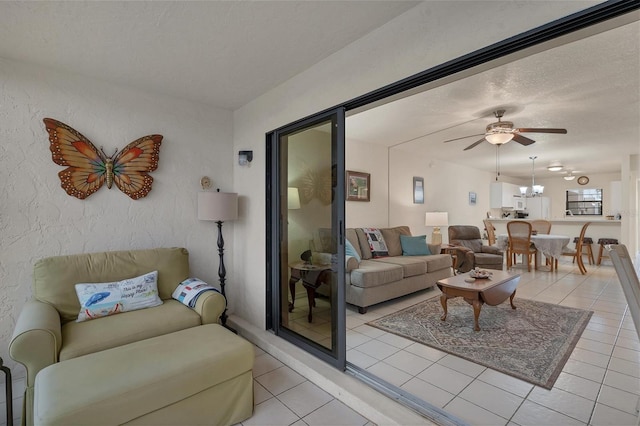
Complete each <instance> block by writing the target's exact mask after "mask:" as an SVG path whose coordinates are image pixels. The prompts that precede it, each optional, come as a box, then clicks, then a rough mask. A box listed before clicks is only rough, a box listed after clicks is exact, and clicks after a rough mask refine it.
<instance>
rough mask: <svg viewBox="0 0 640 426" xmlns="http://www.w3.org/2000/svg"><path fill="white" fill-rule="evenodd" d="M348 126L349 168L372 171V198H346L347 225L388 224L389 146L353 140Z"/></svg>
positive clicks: (347, 165)
mask: <svg viewBox="0 0 640 426" xmlns="http://www.w3.org/2000/svg"><path fill="white" fill-rule="evenodd" d="M348 138H349V130H348V126H347V142H346V147H345V151H346V152H345V162H346V169H347V170H351V171H353V172H363V173H369V174H370V175H371V188H370V197H369V198H370V201H369V202H366V201H347V202H346V204H345V216H346V217H345V221H346V224H345V228H362V227H373V228H377V227H380V228H386V227H387V226H389V195H388V193H389V162H388V154H387V151H388V150H387V147H384V146H380V145H375V144H368V143H362V142H357V141H350V140H349V139H348Z"/></svg>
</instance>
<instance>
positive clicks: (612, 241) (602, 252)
mask: <svg viewBox="0 0 640 426" xmlns="http://www.w3.org/2000/svg"><path fill="white" fill-rule="evenodd" d="M598 244H600V250H598V265H599V264H600V262H601V261H602V258H603V257H609V255H608V254H607V253H606V252H605V250H604V246H606V245H607V244H618V240H617V239H615V238H600V239H598Z"/></svg>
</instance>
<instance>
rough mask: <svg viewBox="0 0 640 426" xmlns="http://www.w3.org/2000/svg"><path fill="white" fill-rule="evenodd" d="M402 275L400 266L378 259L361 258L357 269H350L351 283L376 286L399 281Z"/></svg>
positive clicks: (360, 285)
mask: <svg viewBox="0 0 640 426" xmlns="http://www.w3.org/2000/svg"><path fill="white" fill-rule="evenodd" d="M403 276H404V272H403V269H402V266H400V265H394V264H392V263H386V262H380V261H379V260H363V261H362V262H360V266H359V267H358V269H354V270H353V271H351V285H353V286H356V287H376V286H379V285H383V284H388V283H392V282H394V281H400V280H401V279H402V278H403Z"/></svg>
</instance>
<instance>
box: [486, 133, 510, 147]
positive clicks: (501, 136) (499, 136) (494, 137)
mask: <svg viewBox="0 0 640 426" xmlns="http://www.w3.org/2000/svg"><path fill="white" fill-rule="evenodd" d="M484 138H485V139H486V140H487V142H489V143H490V144H492V145H502V144H505V143H507V142H509V141H510V140H511V139H513V133H487V134H486V135H485V136H484Z"/></svg>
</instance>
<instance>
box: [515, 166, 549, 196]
mask: <svg viewBox="0 0 640 426" xmlns="http://www.w3.org/2000/svg"><path fill="white" fill-rule="evenodd" d="M536 158H538V157H537V156H535V155H534V156H533V157H529V160H531V191H529V187H528V186H521V187H520V194H522V196H523V197H527V198H529V197H537V196H540V195H542V193H543V192H544V186H542V185H536V174H535V164H536Z"/></svg>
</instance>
